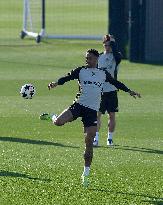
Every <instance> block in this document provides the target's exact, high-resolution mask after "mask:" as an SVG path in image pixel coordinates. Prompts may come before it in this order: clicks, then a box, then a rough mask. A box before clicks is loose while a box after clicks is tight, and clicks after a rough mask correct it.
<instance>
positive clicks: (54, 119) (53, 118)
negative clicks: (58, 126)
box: [51, 114, 57, 122]
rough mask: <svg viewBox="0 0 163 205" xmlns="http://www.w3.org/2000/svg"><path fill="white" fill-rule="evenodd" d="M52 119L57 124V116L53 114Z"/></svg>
mask: <svg viewBox="0 0 163 205" xmlns="http://www.w3.org/2000/svg"><path fill="white" fill-rule="evenodd" d="M51 119H52V122H55V121H56V119H57V116H56V115H54V114H53V115H52V117H51Z"/></svg>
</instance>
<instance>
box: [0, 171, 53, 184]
mask: <svg viewBox="0 0 163 205" xmlns="http://www.w3.org/2000/svg"><path fill="white" fill-rule="evenodd" d="M0 177H16V178H17V177H18V178H25V179H31V180H39V181H45V182H50V181H51V180H50V179H41V178H37V177H31V176H28V175H27V174H21V173H18V172H9V171H4V170H0Z"/></svg>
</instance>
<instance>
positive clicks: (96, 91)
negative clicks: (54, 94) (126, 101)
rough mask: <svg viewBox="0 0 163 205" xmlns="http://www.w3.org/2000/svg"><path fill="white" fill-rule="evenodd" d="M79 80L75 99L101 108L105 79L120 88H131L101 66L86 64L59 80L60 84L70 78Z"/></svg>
mask: <svg viewBox="0 0 163 205" xmlns="http://www.w3.org/2000/svg"><path fill="white" fill-rule="evenodd" d="M75 79H77V80H78V83H79V91H80V92H79V93H78V94H77V96H76V99H75V101H76V102H77V103H79V104H80V105H83V106H85V107H88V108H91V109H92V110H96V111H98V110H99V107H100V101H101V91H102V88H103V85H104V83H105V81H108V82H110V83H112V84H114V85H115V86H116V87H117V88H118V89H121V90H123V91H125V92H128V91H129V89H128V88H127V87H126V86H125V85H124V84H123V83H121V82H119V81H117V80H115V79H114V78H112V76H111V75H110V74H109V73H108V72H107V71H104V70H100V69H99V68H88V67H86V66H82V67H78V68H76V69H74V70H72V71H71V72H70V73H68V74H67V75H66V76H65V77H62V78H60V79H59V80H58V85H63V84H64V83H65V82H67V81H70V80H75Z"/></svg>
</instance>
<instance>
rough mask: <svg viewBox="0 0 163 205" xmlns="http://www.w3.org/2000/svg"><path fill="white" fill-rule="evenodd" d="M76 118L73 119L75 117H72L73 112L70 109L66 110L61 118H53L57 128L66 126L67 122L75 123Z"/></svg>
mask: <svg viewBox="0 0 163 205" xmlns="http://www.w3.org/2000/svg"><path fill="white" fill-rule="evenodd" d="M73 120H74V118H73V115H72V112H71V110H69V109H66V110H64V111H63V112H62V113H61V114H60V115H59V116H57V117H52V121H53V123H54V124H55V125H57V126H62V125H64V124H65V123H67V122H71V121H73Z"/></svg>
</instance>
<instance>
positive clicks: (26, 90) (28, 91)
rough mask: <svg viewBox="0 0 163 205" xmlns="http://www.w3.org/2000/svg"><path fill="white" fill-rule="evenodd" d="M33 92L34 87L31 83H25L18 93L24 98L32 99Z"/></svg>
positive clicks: (34, 91) (34, 90)
mask: <svg viewBox="0 0 163 205" xmlns="http://www.w3.org/2000/svg"><path fill="white" fill-rule="evenodd" d="M35 93H36V89H35V87H34V86H33V85H32V84H25V85H23V86H22V87H21V89H20V94H21V96H22V97H23V98H25V99H32V97H33V96H34V95H35Z"/></svg>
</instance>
